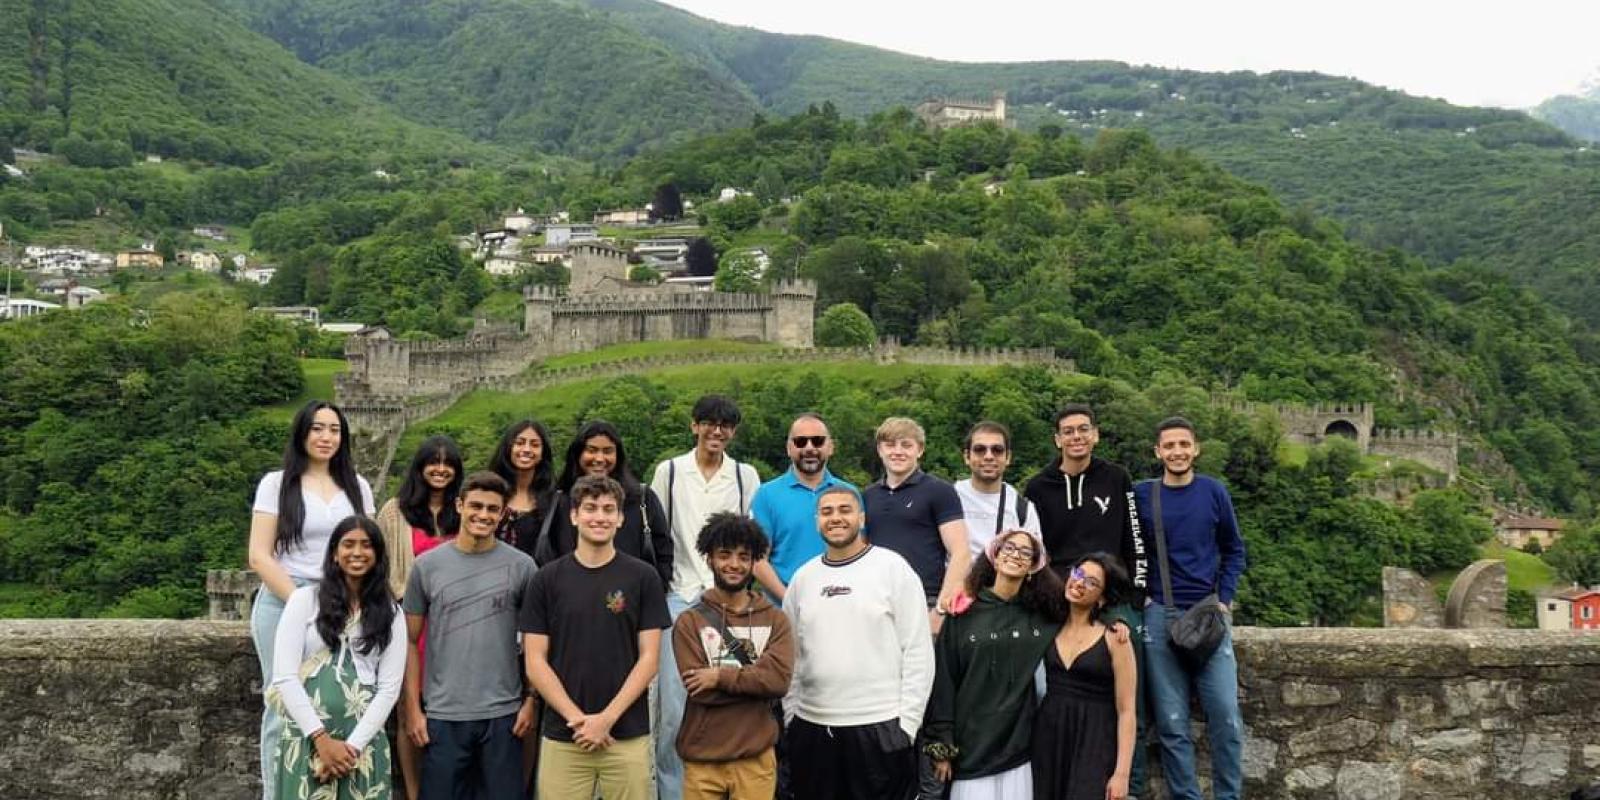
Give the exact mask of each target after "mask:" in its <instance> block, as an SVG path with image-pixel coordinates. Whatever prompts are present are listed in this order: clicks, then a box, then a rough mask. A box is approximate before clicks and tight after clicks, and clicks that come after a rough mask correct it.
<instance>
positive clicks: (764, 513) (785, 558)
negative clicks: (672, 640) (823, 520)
mask: <svg viewBox="0 0 1600 800" xmlns="http://www.w3.org/2000/svg"><path fill="white" fill-rule="evenodd" d="M784 447H785V449H786V450H788V451H789V461H790V463H791V466H790V467H789V471H787V472H785V473H783V474H782V475H779V476H778V477H776V478H773V479H772V480H770V481H767V482H766V483H763V484H761V488H760V489H757V490H756V494H755V497H754V498H753V499H752V500H751V501H750V516H751V517H752V518H754V519H755V521H756V522H757V523H759V524H760V525H761V529H762V530H764V531H766V533H767V538H768V539H769V540H770V541H771V542H772V552H771V553H770V554H769V555H768V556H767V557H766V558H765V559H762V560H761V561H758V562H756V564H755V568H754V570H753V572H754V573H755V577H756V580H758V581H760V582H761V585H762V586H764V587H766V590H767V591H768V592H770V593H771V594H772V596H773V597H775V598H777V599H778V602H780V603H781V602H783V593H784V591H786V590H787V588H788V586H789V579H790V578H791V577H793V576H794V571H795V570H797V569H799V568H800V566H801V565H802V564H804V563H806V562H807V561H810V560H811V559H813V558H816V557H817V556H820V555H822V548H823V543H822V538H821V537H819V536H817V498H818V497H819V496H821V494H822V492H823V490H824V489H828V488H831V487H834V486H846V487H849V488H850V489H852V490H853V489H855V487H854V486H851V485H850V484H849V483H848V482H846V481H842V480H840V479H838V478H836V477H834V476H833V473H832V472H829V471H828V459H829V458H832V457H833V437H832V436H830V435H829V434H828V424H827V423H826V422H823V421H822V417H819V416H817V415H816V414H813V413H811V412H809V411H808V412H806V413H804V414H801V415H800V416H799V417H796V418H795V421H794V423H793V424H791V425H790V426H789V439H788V441H787V442H785V443H784Z"/></svg>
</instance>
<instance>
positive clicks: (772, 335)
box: [767, 279, 817, 348]
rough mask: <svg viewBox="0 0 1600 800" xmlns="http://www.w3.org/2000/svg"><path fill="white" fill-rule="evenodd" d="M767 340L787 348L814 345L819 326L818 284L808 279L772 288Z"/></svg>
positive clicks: (790, 281)
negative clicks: (815, 330)
mask: <svg viewBox="0 0 1600 800" xmlns="http://www.w3.org/2000/svg"><path fill="white" fill-rule="evenodd" d="M770 297H771V298H772V310H771V311H770V312H768V314H769V316H768V320H769V324H768V327H767V331H768V333H767V338H768V340H769V341H775V342H777V343H778V344H781V345H783V346H784V347H804V348H810V347H811V346H812V341H813V340H812V329H813V326H814V325H815V323H816V309H817V284H816V282H815V281H808V280H794V279H791V280H783V281H779V282H778V283H777V284H776V285H774V286H773V287H772V294H771V295H770Z"/></svg>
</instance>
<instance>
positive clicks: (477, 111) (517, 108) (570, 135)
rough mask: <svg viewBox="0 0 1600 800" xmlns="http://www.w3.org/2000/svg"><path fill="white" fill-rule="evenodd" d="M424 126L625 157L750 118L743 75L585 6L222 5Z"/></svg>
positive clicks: (230, 0)
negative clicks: (735, 76)
mask: <svg viewBox="0 0 1600 800" xmlns="http://www.w3.org/2000/svg"><path fill="white" fill-rule="evenodd" d="M213 1H214V2H216V3H218V4H219V5H224V6H226V7H229V8H231V9H232V10H233V12H234V13H235V14H237V15H238V16H239V18H240V19H242V20H244V21H245V22H247V23H248V24H250V25H251V26H253V27H254V28H255V29H256V30H258V31H260V32H262V33H264V34H266V35H267V36H270V37H272V38H273V39H274V40H276V41H277V42H279V43H280V44H282V45H283V46H285V47H287V48H289V49H290V50H292V51H294V52H295V53H296V54H298V55H299V56H300V58H302V59H303V60H305V61H306V62H307V63H309V64H314V65H316V66H318V67H321V68H323V69H326V70H328V71H330V72H333V73H337V74H339V75H342V76H344V77H346V78H348V79H350V80H352V81H354V82H355V83H357V84H359V85H361V86H363V87H365V88H366V89H367V90H369V91H370V92H371V93H372V94H373V95H375V96H377V97H379V98H381V99H383V100H384V101H386V102H388V103H389V104H390V105H391V106H392V107H393V108H395V109H397V110H399V111H400V112H401V113H404V114H406V115H408V116H410V117H411V118H412V119H414V120H417V121H419V122H422V123H424V124H428V125H434V126H438V127H441V128H449V129H452V130H456V131H459V132H461V133H464V134H467V135H469V136H472V137H473V138H476V139H481V140H491V141H496V142H500V143H502V144H507V145H512V146H517V147H533V148H537V149H539V150H544V151H551V152H560V153H564V154H567V155H571V156H576V157H580V158H605V159H616V158H618V157H622V156H627V155H630V154H632V153H634V152H636V151H638V150H639V149H641V148H642V147H646V146H652V145H659V144H662V143H664V142H672V141H682V140H684V139H687V138H689V137H692V136H693V135H694V134H696V133H703V132H707V131H712V130H718V129H722V128H726V127H728V126H730V125H733V124H737V123H742V122H745V121H747V120H748V119H749V118H750V114H751V113H752V112H754V111H755V110H757V108H758V107H759V106H758V105H757V103H756V101H755V99H754V98H753V97H752V96H750V95H749V94H748V92H747V91H746V90H745V89H744V87H743V86H741V85H740V84H739V83H737V82H736V81H729V80H725V79H723V78H721V77H719V76H717V75H715V74H713V73H712V72H711V71H709V70H707V69H705V68H703V67H702V66H701V65H700V64H699V63H698V62H695V61H693V60H690V59H685V58H683V57H682V55H681V54H680V53H678V52H677V51H676V48H674V47H672V46H670V45H668V44H665V43H662V42H660V41H657V40H654V39H651V38H647V37H644V36H641V35H639V34H637V33H635V32H634V31H633V30H632V29H630V28H628V27H625V26H622V25H618V24H614V23H612V22H610V21H609V20H607V19H605V18H604V16H603V15H600V14H596V13H593V12H590V11H588V10H587V9H585V8H583V7H582V6H581V5H570V4H564V3H557V2H549V0H429V2H421V3H419V2H415V0H213Z"/></svg>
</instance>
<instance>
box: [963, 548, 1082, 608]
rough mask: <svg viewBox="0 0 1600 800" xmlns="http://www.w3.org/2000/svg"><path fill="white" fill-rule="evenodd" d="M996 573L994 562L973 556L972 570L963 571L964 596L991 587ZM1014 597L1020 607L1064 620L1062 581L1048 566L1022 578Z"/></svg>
mask: <svg viewBox="0 0 1600 800" xmlns="http://www.w3.org/2000/svg"><path fill="white" fill-rule="evenodd" d="M1003 535H1004V536H1007V537H1010V536H1016V535H1023V536H1026V535H1027V534H1023V533H1021V532H1020V531H1012V532H1011V533H1007V534H1003ZM997 574H998V573H997V572H996V571H995V568H994V563H993V562H991V561H989V559H988V558H987V557H981V558H976V559H973V562H972V569H971V570H970V571H969V572H967V582H966V592H967V595H968V596H971V597H977V596H978V592H981V591H983V590H984V589H993V588H994V579H995V577H996V575H997ZM1017 598H1018V599H1019V600H1021V602H1022V607H1023V608H1026V609H1028V610H1029V611H1033V612H1035V613H1038V614H1043V615H1044V616H1046V617H1049V618H1050V619H1051V620H1054V621H1056V622H1065V621H1066V619H1067V600H1066V584H1064V583H1062V582H1061V577H1060V576H1059V575H1056V574H1055V572H1054V571H1052V570H1051V569H1050V567H1048V566H1046V567H1045V568H1044V569H1041V570H1039V571H1038V572H1035V573H1033V574H1032V575H1029V576H1028V577H1026V578H1024V579H1023V581H1022V588H1021V589H1020V590H1018V592H1017Z"/></svg>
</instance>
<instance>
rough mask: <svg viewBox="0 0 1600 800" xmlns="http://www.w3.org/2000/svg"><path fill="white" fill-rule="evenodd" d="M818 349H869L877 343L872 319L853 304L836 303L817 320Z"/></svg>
mask: <svg viewBox="0 0 1600 800" xmlns="http://www.w3.org/2000/svg"><path fill="white" fill-rule="evenodd" d="M816 341H817V346H818V347H871V346H872V345H873V344H874V343H876V342H877V341H878V332H877V329H876V328H874V327H873V325H872V318H871V317H869V316H867V312H865V311H862V310H861V307H860V306H857V305H856V304H855V303H838V304H835V305H832V306H829V307H828V310H827V311H824V312H822V316H821V317H819V318H817V330H816Z"/></svg>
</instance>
